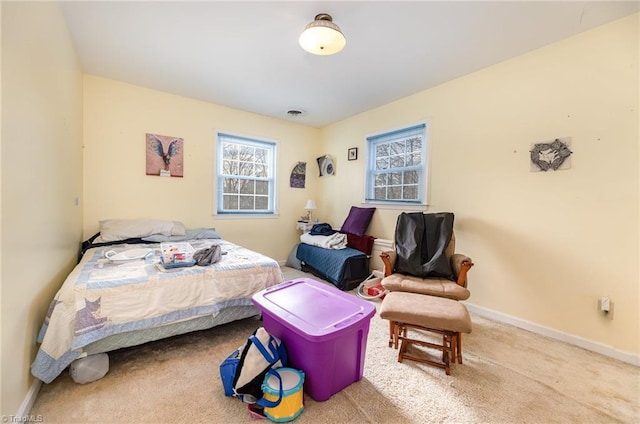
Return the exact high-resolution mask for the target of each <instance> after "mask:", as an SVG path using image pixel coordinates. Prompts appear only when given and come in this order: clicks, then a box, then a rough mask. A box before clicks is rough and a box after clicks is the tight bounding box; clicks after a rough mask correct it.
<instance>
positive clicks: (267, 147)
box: [217, 133, 276, 214]
mask: <svg viewBox="0 0 640 424" xmlns="http://www.w3.org/2000/svg"><path fill="white" fill-rule="evenodd" d="M275 157H276V144H275V143H273V142H267V141H260V140H253V139H250V138H245V137H238V136H234V135H229V134H222V133H219V134H218V167H217V175H218V187H217V190H218V196H217V198H218V213H219V214H224V213H233V214H274V213H275V197H276V193H275Z"/></svg>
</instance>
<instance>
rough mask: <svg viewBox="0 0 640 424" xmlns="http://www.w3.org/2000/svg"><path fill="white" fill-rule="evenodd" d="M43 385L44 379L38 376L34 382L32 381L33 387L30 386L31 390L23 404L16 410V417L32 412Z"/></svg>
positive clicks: (25, 415)
mask: <svg viewBox="0 0 640 424" xmlns="http://www.w3.org/2000/svg"><path fill="white" fill-rule="evenodd" d="M41 387H42V381H40V380H38V379H37V378H34V379H33V383H31V387H29V391H28V392H27V395H26V396H25V398H24V400H23V401H22V405H20V409H18V412H16V417H27V416H29V414H30V413H31V408H33V404H34V403H35V401H36V398H37V397H38V393H39V392H40V388H41Z"/></svg>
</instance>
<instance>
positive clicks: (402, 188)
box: [366, 124, 427, 204]
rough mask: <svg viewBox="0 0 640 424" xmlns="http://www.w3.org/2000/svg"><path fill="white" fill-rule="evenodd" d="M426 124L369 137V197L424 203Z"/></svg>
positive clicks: (394, 201)
mask: <svg viewBox="0 0 640 424" xmlns="http://www.w3.org/2000/svg"><path fill="white" fill-rule="evenodd" d="M425 129H426V125H425V124H420V125H416V126H413V127H409V128H404V129H400V130H397V131H392V132H388V133H384V134H378V135H374V136H371V137H367V144H368V159H369V163H368V166H367V178H366V181H367V192H366V200H367V201H370V202H389V203H401V204H424V203H425V199H426V188H427V166H426V163H427V160H426V158H427V146H426V145H427V141H426V134H425Z"/></svg>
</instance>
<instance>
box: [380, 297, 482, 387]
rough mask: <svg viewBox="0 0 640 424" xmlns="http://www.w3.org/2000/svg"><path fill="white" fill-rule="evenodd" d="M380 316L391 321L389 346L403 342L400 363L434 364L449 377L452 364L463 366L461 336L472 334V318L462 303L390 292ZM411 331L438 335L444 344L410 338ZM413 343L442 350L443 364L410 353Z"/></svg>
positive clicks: (395, 346)
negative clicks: (403, 361) (406, 360)
mask: <svg viewBox="0 0 640 424" xmlns="http://www.w3.org/2000/svg"><path fill="white" fill-rule="evenodd" d="M380 317H381V318H384V319H387V320H389V347H391V346H393V347H394V348H396V349H397V348H398V343H400V350H399V351H398V362H402V360H403V359H410V360H413V361H418V362H423V363H427V364H431V365H435V366H437V367H440V368H444V370H445V372H446V373H447V375H450V374H451V369H450V362H451V361H453V362H454V363H455V362H456V361H457V362H458V363H460V364H462V333H471V318H470V317H469V312H468V311H467V308H465V306H464V305H463V304H462V303H460V302H458V301H456V300H452V299H447V298H444V297H436V296H427V295H423V294H416V293H408V292H391V293H388V294H387V295H386V296H385V298H384V300H383V301H382V305H381V306H380ZM408 329H413V330H423V331H428V332H431V333H436V334H439V335H441V336H442V344H435V343H430V342H427V341H424V340H418V339H412V338H409V337H408V336H407V330H408ZM413 344H417V345H420V346H425V347H430V348H433V349H438V350H441V351H442V362H436V361H432V360H430V359H428V358H425V357H421V356H416V355H412V354H410V353H407V348H408V347H409V346H410V345H413ZM449 357H451V359H449Z"/></svg>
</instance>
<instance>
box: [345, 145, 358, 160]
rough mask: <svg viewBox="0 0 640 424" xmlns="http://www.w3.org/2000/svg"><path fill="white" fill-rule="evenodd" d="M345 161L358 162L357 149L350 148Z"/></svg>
mask: <svg viewBox="0 0 640 424" xmlns="http://www.w3.org/2000/svg"><path fill="white" fill-rule="evenodd" d="M347 152H348V153H347V159H348V160H358V148H357V147H352V148H350V149H349V150H348V151H347Z"/></svg>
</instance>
